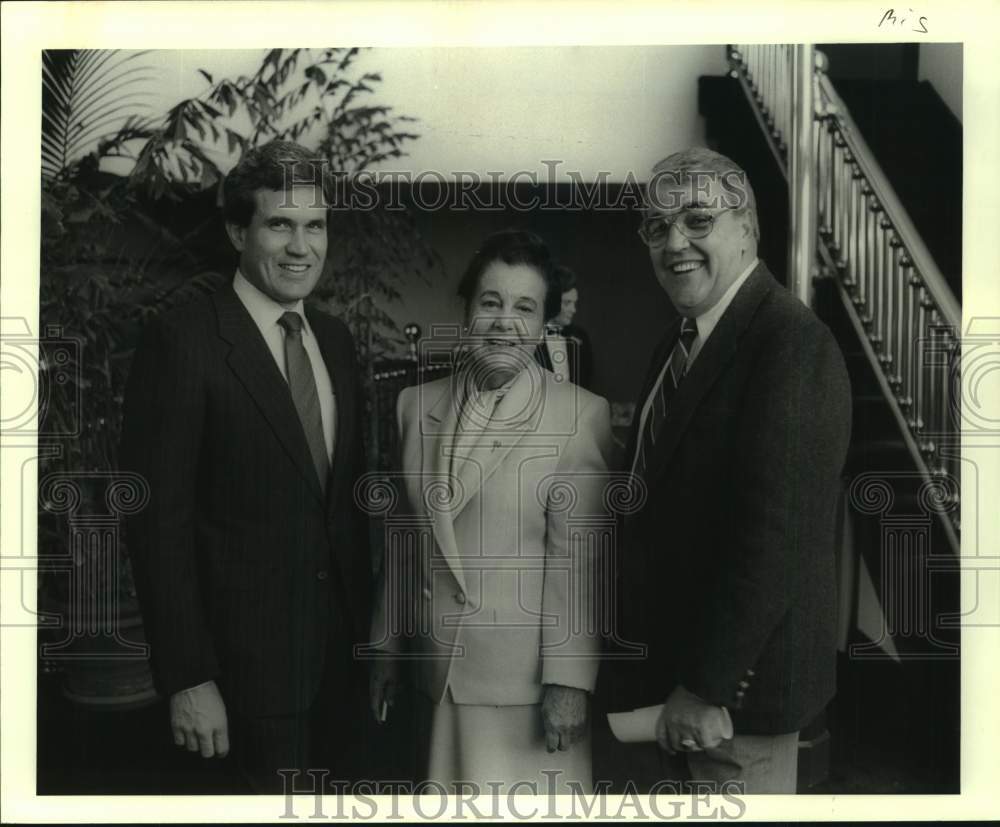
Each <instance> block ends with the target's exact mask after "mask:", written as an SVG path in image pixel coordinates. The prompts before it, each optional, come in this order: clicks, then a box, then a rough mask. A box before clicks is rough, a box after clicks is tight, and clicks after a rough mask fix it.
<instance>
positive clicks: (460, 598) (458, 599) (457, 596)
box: [455, 592, 465, 606]
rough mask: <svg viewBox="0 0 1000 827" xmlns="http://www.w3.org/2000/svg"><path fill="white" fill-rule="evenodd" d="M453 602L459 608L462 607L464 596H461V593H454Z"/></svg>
mask: <svg viewBox="0 0 1000 827" xmlns="http://www.w3.org/2000/svg"><path fill="white" fill-rule="evenodd" d="M455 602H456V603H458V605H459V606H464V605H465V595H464V594H462V593H461V592H456V593H455Z"/></svg>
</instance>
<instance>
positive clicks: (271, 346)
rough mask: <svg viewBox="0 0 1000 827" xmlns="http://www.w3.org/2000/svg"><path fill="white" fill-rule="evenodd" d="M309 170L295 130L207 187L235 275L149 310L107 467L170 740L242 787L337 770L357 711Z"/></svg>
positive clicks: (353, 367)
mask: <svg viewBox="0 0 1000 827" xmlns="http://www.w3.org/2000/svg"><path fill="white" fill-rule="evenodd" d="M322 180H323V178H322V162H321V161H320V160H319V159H317V158H315V157H314V156H313V155H312V154H311V153H309V152H308V151H307V150H305V149H304V148H303V147H300V146H298V145H296V144H292V143H288V142H277V141H276V142H272V143H270V144H267V145H265V146H262V147H260V148H258V149H255V150H252V151H250V152H249V153H247V155H246V156H244V158H243V159H242V160H241V161H240V162H239V164H238V165H237V166H236V167H235V168H234V169H233V171H232V172H230V174H229V175H228V176H227V178H226V181H225V184H224V217H225V223H226V230H227V233H228V235H229V238H230V240H231V242H232V243H233V245H234V246H235V248H236V250H237V251H238V252H239V268H238V270H237V272H236V274H235V278H234V279H233V282H232V283H231V284H230V285H227V286H226V287H224V288H223V289H221V290H219V291H218V292H217V293H215V294H213V295H210V296H206V297H205V298H203V299H201V300H198V301H196V302H194V303H192V304H191V305H189V306H186V307H182V308H177V309H176V310H172V311H169V312H167V313H165V314H163V315H162V316H160V317H158V318H156V319H155V320H154V321H153V322H151V323H150V325H149V327H148V329H147V330H146V331H145V335H144V338H143V340H142V342H141V343H140V345H139V347H138V349H137V351H136V355H135V359H134V362H133V365H132V369H131V374H130V378H129V383H128V387H127V390H126V395H125V425H124V434H123V450H122V455H123V467H125V468H127V469H129V470H134V471H137V472H139V473H141V474H143V475H144V477H145V478H146V480H147V481H148V483H149V488H150V499H149V502H148V504H147V505H146V507H145V508H144V509H143V510H142V511H141V513H139V514H138V515H137V516H136V517H135V519H134V520H133V521H132V522H131V524H130V525H129V551H130V554H131V557H132V561H133V565H134V569H135V576H136V585H137V589H138V594H139V599H140V604H141V607H142V612H143V617H144V620H145V624H146V628H147V632H148V636H149V642H150V645H151V660H152V666H153V670H154V676H155V678H156V682H157V685H158V688H159V690H160V692H161V693H162V694H163V695H164V696H166V697H167V698H169V707H170V726H171V729H172V732H173V737H174V740H175V743H176V744H177V745H178V746H183V747H186V748H187V749H188V750H190V751H192V752H194V751H198V752H200V753H201V755H202V756H204V757H206V758H211V757H213V756H216V757H224V756H226V755H227V754H228V753H229V752H230V749H231V750H232V757H231V758H230V760H229V762H228V763H232V764H235V766H236V768H237V769H238V770H239V773H238V774H237V777H239V778H240V779H241V780H242V782H243V783H245V784H246V785H247V787H246V789H247V790H248V791H253V792H281V791H282V777H281V776H280V775H279V774H278V770H279V769H285V768H287V769H293V770H294V769H299V770H302V769H304V768H306V767H308V766H314V764H313V763H312V762H313V761H315V760H320V761H322V762H323V763H322V764H321V765H322V766H325V767H326V768H327V769H332V770H333V772H334V777H338V775H339V777H344V776H345V775H348V776H349V775H350V774H351V773H352V772H353V771H354V770H355V769H356V767H355V765H354V763H353V760H354V758H355V755H354V752H353V751H354V750H355V749H356V747H357V745H352V744H351V743H350V739H349V737H348V736H349V734H350V731H351V725H352V722H353V721H357V720H362V719H363V718H364V716H363V715H362V714H361V713H362V711H363V704H364V692H365V691H366V687H365V680H366V676H365V674H364V670H362V669H361V667H360V664H357V663H355V662H354V660H353V657H352V654H353V653H352V647H353V645H354V644H355V643H356V642H360V641H363V640H364V638H365V636H366V634H367V626H368V618H369V608H368V600H369V592H370V586H369V580H370V572H371V567H370V562H369V552H368V538H367V524H366V521H365V518H364V517H363V516H362V514H361V512H360V511H359V510H358V509H357V507H356V506H355V503H354V497H353V488H354V483H355V480H356V479H357V478H358V476H359V475H360V474H362V473H363V472H364V470H365V458H364V453H363V448H362V433H363V418H362V414H361V405H362V397H361V391H360V383H359V373H358V368H357V363H356V358H355V351H354V344H353V341H352V339H351V335H350V333H349V332H348V330H347V328H346V326H345V325H344V324H343V323H342V322H340V321H338V320H336V319H334V318H333V317H331V316H328V315H327V314H325V313H322V312H319V311H316V310H314V309H312V308H308V307H306V306H305V305H304V303H303V302H304V300H305V299H306V298H307V297H308V296H309V294H310V293H311V292H312V290H313V288H314V287H315V285H316V282H317V281H318V280H319V277H320V275H321V273H322V270H323V266H324V262H325V259H326V251H327V207H326V205H325V200H324V197H323V187H322ZM303 182H304V183H303ZM359 693H360V694H359ZM358 702H360V703H361V704H362V706H361V707H358V706H357V703H358ZM325 727H330V728H333V729H336V730H337V731H338V732H339V737H340V738H342V739H343V740H342V741H341V742H339V743H337V744H336V745H335V744H334V743H333V735H332V734H329V733H327V731H326V728H325ZM317 747H318V748H320V752H317V750H316V749H311V748H317ZM333 747H336V748H337V751H336V752H335V753H334V754H330V755H326V756H322V750H324V749H329V748H333ZM318 755H319V756H320V757H319V758H317V756H318ZM301 783H302V782H301V781H300V782H299V784H300V786H301ZM233 791H238V790H233Z"/></svg>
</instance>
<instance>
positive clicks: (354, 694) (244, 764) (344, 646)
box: [228, 635, 370, 795]
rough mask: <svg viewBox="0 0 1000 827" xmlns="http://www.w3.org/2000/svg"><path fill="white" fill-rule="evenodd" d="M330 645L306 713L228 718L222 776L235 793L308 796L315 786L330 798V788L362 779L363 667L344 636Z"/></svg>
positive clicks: (364, 772) (364, 770) (365, 675)
mask: <svg viewBox="0 0 1000 827" xmlns="http://www.w3.org/2000/svg"><path fill="white" fill-rule="evenodd" d="M332 641H333V642H332V643H331V645H330V647H329V648H328V651H327V655H326V663H325V666H324V671H323V679H322V682H321V684H320V688H319V691H318V693H317V695H316V698H315V699H314V700H313V702H312V705H311V706H310V707H309V708H308V709H306V710H303V711H301V712H298V713H296V714H290V715H270V716H253V717H251V716H245V715H240V714H238V713H236V714H230V717H229V733H230V738H229V740H230V758H231V767H230V770H231V772H230V773H228V774H229V775H230V776H231V777H232V776H234V775H235V777H236V779H237V784H238V785H239V786H242V790H240V792H248V793H253V794H272V795H280V794H284V793H285V792H290V791H292V790H293V789H294V790H295V791H300V792H305V793H308V792H312V791H313V790H314V787H315V785H317V784H323V785H324V786H325V788H326V792H332V791H333V790H334V787H333V786H331V785H334V784H343V783H346V784H350V783H351V782H354V781H357V780H358V779H360V778H366V777H368V765H369V760H368V759H369V756H368V754H367V750H366V747H367V742H368V738H367V737H366V732H367V730H368V728H369V726H368V721H369V718H370V715H369V713H368V711H367V682H368V671H367V664H366V663H365V662H364V661H356V660H355V659H354V657H353V651H352V644H351V643H350V641H349V640H348V639H347V637H346V636H345V635H335V636H333V637H332ZM233 771H234V772H233ZM234 792H236V790H234Z"/></svg>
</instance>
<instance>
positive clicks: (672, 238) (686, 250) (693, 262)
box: [647, 178, 757, 318]
mask: <svg viewBox="0 0 1000 827" xmlns="http://www.w3.org/2000/svg"><path fill="white" fill-rule="evenodd" d="M731 200H732V195H731V194H727V192H726V191H725V190H724V189H723V188H722V186H721V185H720V183H719V182H718V180H716V181H714V182H712V184H711V186H710V187H708V188H706V187H704V185H702V186H701V187H696V186H695V185H694V184H693V183H692V182H691V181H690V180H685V179H684V178H680V179H679V180H676V181H670V180H661V182H660V183H659V186H658V188H657V198H656V199H655V202H656V203H655V204H654V205H652V206H651V207H650V209H649V210H648V212H647V215H648V216H662V217H664V218H668V219H673V218H675V217H677V216H678V215H679V214H680V213H682V212H684V211H686V210H690V209H695V210H697V211H698V212H699V213H702V212H704V213H708V214H711V216H712V217H713V219H714V223H713V227H712V231H711V232H710V233H709V234H708V235H707V236H705V237H704V238H698V239H690V238H687V237H686V236H685V235H684V234H683V233H682V232H681V231H680V229H679V228H678V226H677V224H676V223H675V224H674V225H673V226H671V227H670V230H669V232H668V233H667V235H666V237H665V238H664V239H662V240H661V241H660V242H659V243H657V244H655V245H653V246H651V247H650V248H649V257H650V260H651V261H652V263H653V271H654V272H655V273H656V279H657V281H658V282H659V283H660V286H661V287H662V288H663V289H664V291H666V294H667V295H668V296H669V297H670V301H671V302H672V303H673V305H674V307H675V308H676V309H677V312H678V313H680V314H681V315H682V316H688V317H691V318H695V317H697V316H700V315H701V314H702V313H704V312H705V311H706V310H709V309H710V308H712V307H713V306H714V305H715V304H716V303H717V302H718V301H719V299H721V298H722V296H723V295H724V294H725V292H726V291H727V290H728V289H729V288H730V286H731V285H732V284H733V282H735V281H736V279H737V278H738V277H739V275H740V274H741V273H742V272H743V271H744V270H745V269H746V267H747V265H748V264H749V263H750V262H751V261H753V259H754V257H755V256H756V254H757V242H756V240H755V239H754V236H753V230H752V227H751V224H750V220H749V217H748V215H747V214H746V213H745V212H740V211H737V210H732V209H725V208H723V207H720V205H724V204H726V203H729V202H731Z"/></svg>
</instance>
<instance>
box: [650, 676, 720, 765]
mask: <svg viewBox="0 0 1000 827" xmlns="http://www.w3.org/2000/svg"><path fill="white" fill-rule="evenodd" d="M728 728H729V727H728V726H727V716H726V713H725V712H724V711H723V709H722V707H721V706H713V705H712V704H710V703H708V702H707V701H703V700H702V699H701V698H699V697H698V696H697V695H695V694H694V693H693V692H688V691H687V690H686V689H685V688H684V687H683V686H678V687H677V688H676V689H675V690H674V691H673V692H671V693H670V697H668V698H667V700H666V703H664V704H663V709H662V711H661V712H660V717H659V719H658V720H657V722H656V740H657V742H658V743H659V745H660V746H661V747H662V748H663V749H665V750H666V751H667V752H669V753H671V754H673V753H675V752H698V751H699V750H702V749H705V748H706V747H717V746H718V745H719V743H720V742H721V741H723V740H724V739H725V738H726V737H727V735H726V731H727V730H728ZM729 737H731V733H730V736H729Z"/></svg>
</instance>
